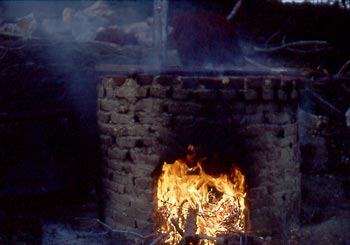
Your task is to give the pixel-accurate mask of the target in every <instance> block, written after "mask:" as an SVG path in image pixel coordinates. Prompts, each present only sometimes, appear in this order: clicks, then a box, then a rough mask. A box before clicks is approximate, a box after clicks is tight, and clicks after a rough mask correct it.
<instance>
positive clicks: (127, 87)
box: [115, 78, 139, 101]
mask: <svg viewBox="0 0 350 245" xmlns="http://www.w3.org/2000/svg"><path fill="white" fill-rule="evenodd" d="M138 88H139V85H138V84H137V82H136V81H135V80H134V79H131V78H128V79H126V80H125V83H124V84H123V85H122V86H120V87H118V88H117V89H116V90H115V96H116V97H118V98H126V99H128V100H129V101H134V100H135V99H136V98H137V96H138Z"/></svg>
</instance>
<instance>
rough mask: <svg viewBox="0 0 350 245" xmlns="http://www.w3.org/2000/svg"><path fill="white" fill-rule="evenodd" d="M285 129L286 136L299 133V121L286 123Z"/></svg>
mask: <svg viewBox="0 0 350 245" xmlns="http://www.w3.org/2000/svg"><path fill="white" fill-rule="evenodd" d="M283 130H284V135H285V136H293V135H297V133H298V124H297V123H292V124H288V125H285V126H283Z"/></svg>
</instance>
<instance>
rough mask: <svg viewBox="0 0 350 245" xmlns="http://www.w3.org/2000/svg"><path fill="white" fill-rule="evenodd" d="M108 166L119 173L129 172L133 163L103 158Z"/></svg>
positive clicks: (131, 170)
mask: <svg viewBox="0 0 350 245" xmlns="http://www.w3.org/2000/svg"><path fill="white" fill-rule="evenodd" d="M105 162H106V164H107V166H108V168H110V169H112V170H114V171H116V172H118V173H120V174H130V173H132V172H133V165H132V164H131V163H130V162H123V161H120V160H115V159H105Z"/></svg>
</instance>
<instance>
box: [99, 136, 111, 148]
mask: <svg viewBox="0 0 350 245" xmlns="http://www.w3.org/2000/svg"><path fill="white" fill-rule="evenodd" d="M100 143H101V144H103V145H106V146H110V145H112V144H113V143H114V137H112V136H109V135H103V134H100Z"/></svg>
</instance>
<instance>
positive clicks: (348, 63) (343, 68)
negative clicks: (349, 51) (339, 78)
mask: <svg viewBox="0 0 350 245" xmlns="http://www.w3.org/2000/svg"><path fill="white" fill-rule="evenodd" d="M349 65H350V60H348V61H347V62H345V64H344V65H343V66H342V67H341V68H340V69H339V71H338V73H337V74H338V75H339V74H342V73H344V71H345V69H346V68H347V67H348V66H349Z"/></svg>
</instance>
